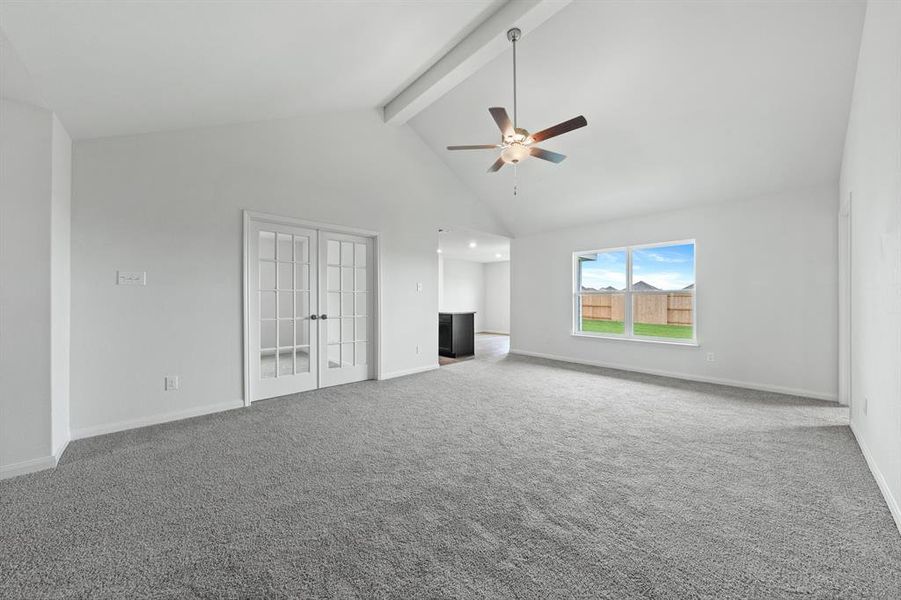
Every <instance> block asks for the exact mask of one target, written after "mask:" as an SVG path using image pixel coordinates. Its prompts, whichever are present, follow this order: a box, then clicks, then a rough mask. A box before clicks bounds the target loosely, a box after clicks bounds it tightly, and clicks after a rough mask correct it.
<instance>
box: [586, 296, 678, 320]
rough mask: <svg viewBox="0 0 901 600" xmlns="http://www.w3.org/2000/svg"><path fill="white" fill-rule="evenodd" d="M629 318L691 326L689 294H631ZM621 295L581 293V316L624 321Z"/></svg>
mask: <svg viewBox="0 0 901 600" xmlns="http://www.w3.org/2000/svg"><path fill="white" fill-rule="evenodd" d="M632 297H633V298H634V303H633V308H632V320H633V321H634V322H635V323H651V324H655V325H691V324H692V319H691V314H692V313H691V305H692V294H686V293H684V292H672V293H669V294H641V293H633V294H632ZM624 302H625V295H624V294H582V318H583V319H595V320H598V321H623V320H625V318H626V313H625V305H624Z"/></svg>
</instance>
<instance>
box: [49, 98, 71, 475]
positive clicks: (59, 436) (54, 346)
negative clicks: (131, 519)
mask: <svg viewBox="0 0 901 600" xmlns="http://www.w3.org/2000/svg"><path fill="white" fill-rule="evenodd" d="M52 127H53V140H52V149H51V170H52V174H51V190H50V325H51V331H50V348H51V350H50V363H51V366H50V368H51V383H50V398H51V406H50V412H51V429H52V434H51V437H52V448H53V454H54V455H55V456H57V457H58V456H59V454H60V452H61V451H62V449H63V448H64V447H65V445H66V443H68V441H69V334H70V312H71V311H70V308H71V300H72V298H71V264H70V252H69V251H70V247H71V231H70V224H71V217H72V215H71V200H72V190H71V188H72V139H71V138H70V137H69V134H68V133H67V132H66V130H65V128H64V127H63V125H62V123H60V121H59V119H57V118H56V116H55V115H54V116H53V123H52Z"/></svg>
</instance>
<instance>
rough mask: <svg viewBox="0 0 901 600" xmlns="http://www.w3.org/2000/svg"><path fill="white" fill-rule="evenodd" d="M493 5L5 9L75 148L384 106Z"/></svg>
mask: <svg viewBox="0 0 901 600" xmlns="http://www.w3.org/2000/svg"><path fill="white" fill-rule="evenodd" d="M498 2H499V0H466V1H465V2H412V1H404V2H370V1H362V0H360V1H341V2H334V1H328V2H323V1H306V0H303V1H278V2H261V1H259V0H229V1H228V2H209V1H204V0H173V1H157V0H149V1H148V0H137V1H129V2H91V1H85V0H62V1H60V0H42V1H40V2H34V1H32V0H25V1H23V0H4V1H3V2H2V3H0V28H2V29H3V30H4V31H5V32H6V34H7V37H8V38H9V41H10V42H11V43H12V45H13V47H14V48H15V49H16V51H17V52H18V54H19V56H20V57H21V59H22V61H23V62H24V63H25V65H26V66H27V67H28V69H29V71H30V73H31V77H32V79H33V80H34V83H35V85H36V86H37V87H38V88H39V89H40V90H41V92H42V94H43V96H44V100H45V101H46V103H47V104H48V105H49V106H50V107H52V108H53V110H54V111H55V112H56V113H57V114H58V115H59V117H60V120H61V121H62V122H63V123H64V124H65V125H66V128H67V130H68V131H69V133H70V135H72V136H73V138H76V139H85V138H95V137H105V136H110V135H122V134H133V133H143V132H150V131H162V130H172V129H186V128H191V127H201V126H207V125H218V124H227V123H236V122H244V121H256V120H265V119H274V118H280V117H291V116H296V115H302V114H312V113H320V112H326V111H330V112H331V111H347V110H355V109H370V108H375V107H378V106H382V105H383V104H384V103H385V102H386V101H387V100H388V99H390V98H391V97H392V96H393V95H395V94H396V93H397V92H398V91H399V90H400V89H402V88H403V87H404V86H405V85H407V84H409V83H410V82H411V81H412V80H414V79H415V78H416V77H417V76H419V75H420V74H421V73H422V71H423V70H425V69H426V68H427V67H428V66H429V65H430V64H432V63H433V62H434V61H435V60H437V59H438V58H439V57H440V56H441V55H442V54H444V53H445V52H447V50H448V49H449V48H450V47H452V46H453V45H454V44H456V43H457V42H458V41H459V40H460V39H461V38H462V37H463V36H465V35H466V34H467V33H468V32H469V30H470V29H471V28H472V27H473V26H474V25H477V24H478V23H479V22H481V21H482V20H483V19H484V18H485V16H486V14H490V13H491V12H492V11H493V10H495V9H496V8H497V4H498Z"/></svg>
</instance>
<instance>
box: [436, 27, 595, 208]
mask: <svg viewBox="0 0 901 600" xmlns="http://www.w3.org/2000/svg"><path fill="white" fill-rule="evenodd" d="M520 38H522V31H520V29H519V28H517V27H514V28H513V29H510V30H509V31H508V32H507V39H508V40H510V42H511V43H512V44H513V120H512V121H511V120H510V117H509V115H507V109H505V108H504V107H502V106H493V107H491V108H489V109H488V112H490V113H491V116H492V117H493V118H494V122H495V123H497V126H498V128H500V130H501V143H500V144H474V145H468V146H448V147H447V149H448V150H489V149H490V150H497V149H500V151H501V154H500V157H499V158H498V159H497V160H496V161H495V162H494V164H492V165H491V166H490V167H488V172H489V173H496V172H497V171H499V170H500V168H501V167H503V166H504V165H508V164H509V165H513V166H514V167H515V166H516V165H518V164H519V163H520V162H522V161H523V160H525V159H526V158H528V157H530V156H534V157H535V158H540V159H542V160H546V161H549V162H552V163H555V164H559V163H561V162H563V159H565V158H566V156H565V155H563V154H558V153H557V152H551V151H550V150H544V149H542V148H539V147H538V146H535V145H534V144H536V143H538V142H542V141H544V140H547V139H550V138H552V137H556V136H558V135H563V134H564V133H567V132H569V131H572V130H573V129H579V128H580V127H585V126H586V125H588V121H587V120H586V119H585V117H583V116H581V115H580V116H578V117H574V118H572V119H570V120H568V121H563V122H562V123H558V124H556V125H554V126H553V127H548V128H547V129H542V130H541V131H539V132H537V133H529V132H528V131H527V130H525V129H522V128H520V127H517V114H516V42H518V41H519V40H520ZM513 195H514V196H515V195H516V185H515V183H514V186H513Z"/></svg>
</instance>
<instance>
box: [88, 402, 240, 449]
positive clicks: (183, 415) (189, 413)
mask: <svg viewBox="0 0 901 600" xmlns="http://www.w3.org/2000/svg"><path fill="white" fill-rule="evenodd" d="M243 407H244V401H243V400H233V401H231V402H223V403H221V404H210V405H207V406H199V407H197V408H189V409H187V410H181V411H176V412H170V413H163V414H161V415H153V416H149V417H141V418H138V419H130V420H128V421H119V422H118V423H106V424H103V425H93V426H91V427H82V428H80V429H73V430H72V439H73V440H81V439H84V438H89V437H94V436H95V435H103V434H105V433H115V432H117V431H125V430H127V429H135V428H137V427H147V426H148V425H159V424H160V423H168V422H170V421H180V420H181V419H190V418H191V417H200V416H203V415H209V414H212V413H217V412H222V411H225V410H232V409H234V408H243Z"/></svg>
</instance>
